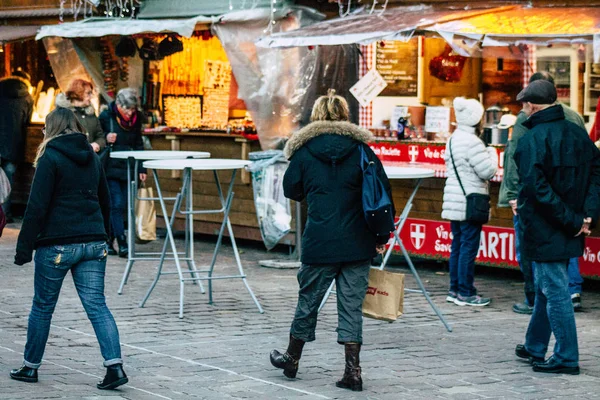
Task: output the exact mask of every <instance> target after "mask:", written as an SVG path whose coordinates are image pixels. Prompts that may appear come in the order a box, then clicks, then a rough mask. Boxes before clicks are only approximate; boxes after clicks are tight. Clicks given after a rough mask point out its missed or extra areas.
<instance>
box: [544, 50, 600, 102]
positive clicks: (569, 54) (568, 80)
mask: <svg viewBox="0 0 600 400" xmlns="http://www.w3.org/2000/svg"><path fill="white" fill-rule="evenodd" d="M536 57H537V65H536V67H537V71H538V72H541V71H546V72H548V73H549V74H550V75H552V77H553V78H554V83H555V85H556V92H557V95H558V101H560V102H561V103H563V104H566V105H568V106H569V107H571V108H572V109H574V110H578V109H579V96H578V90H577V88H578V82H579V59H578V55H577V49H575V48H572V47H562V48H539V47H538V49H537V50H536ZM599 94H600V92H599Z"/></svg>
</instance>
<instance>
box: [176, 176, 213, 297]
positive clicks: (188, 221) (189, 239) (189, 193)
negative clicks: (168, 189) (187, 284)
mask: <svg viewBox="0 0 600 400" xmlns="http://www.w3.org/2000/svg"><path fill="white" fill-rule="evenodd" d="M186 178H187V185H185V182H184V187H183V192H184V193H185V198H186V211H187V215H186V216H185V258H186V263H187V266H188V270H189V271H190V275H191V276H192V278H196V280H193V281H192V283H193V284H196V283H197V284H198V287H199V288H200V293H206V292H205V290H204V286H203V285H202V281H200V280H199V279H198V278H199V275H198V269H197V268H196V263H195V262H194V214H192V211H194V191H193V187H192V184H193V179H192V172H191V171H190V174H189V176H187V177H186ZM177 208H179V206H178V207H177ZM177 208H175V209H177Z"/></svg>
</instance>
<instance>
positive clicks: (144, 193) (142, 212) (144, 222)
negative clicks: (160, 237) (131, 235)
mask: <svg viewBox="0 0 600 400" xmlns="http://www.w3.org/2000/svg"><path fill="white" fill-rule="evenodd" d="M138 197H139V198H148V197H154V191H153V190H152V188H151V187H150V188H146V187H141V188H139V189H138ZM135 203H136V204H135V236H136V238H137V239H138V240H139V241H143V242H149V241H151V240H156V208H154V201H153V200H136V201H135Z"/></svg>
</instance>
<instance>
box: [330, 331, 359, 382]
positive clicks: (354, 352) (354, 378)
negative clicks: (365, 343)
mask: <svg viewBox="0 0 600 400" xmlns="http://www.w3.org/2000/svg"><path fill="white" fill-rule="evenodd" d="M344 350H345V353H346V369H345V371H344V376H343V377H342V379H341V380H339V381H337V382H336V384H335V386H337V387H339V388H344V389H350V390H352V391H354V392H362V378H361V377H360V372H361V371H360V356H359V355H360V343H345V344H344Z"/></svg>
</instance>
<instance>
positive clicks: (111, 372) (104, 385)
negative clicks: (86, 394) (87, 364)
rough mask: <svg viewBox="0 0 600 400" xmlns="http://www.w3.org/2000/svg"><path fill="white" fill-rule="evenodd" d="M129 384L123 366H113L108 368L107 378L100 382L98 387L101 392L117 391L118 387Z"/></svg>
mask: <svg viewBox="0 0 600 400" xmlns="http://www.w3.org/2000/svg"><path fill="white" fill-rule="evenodd" d="M127 382H129V379H128V378H127V375H125V371H123V365H122V364H117V365H111V366H110V367H107V368H106V376H105V377H104V380H103V381H102V382H98V384H97V385H96V387H97V388H98V389H101V390H110V389H116V388H117V387H119V386H121V385H124V384H126V383H127Z"/></svg>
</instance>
